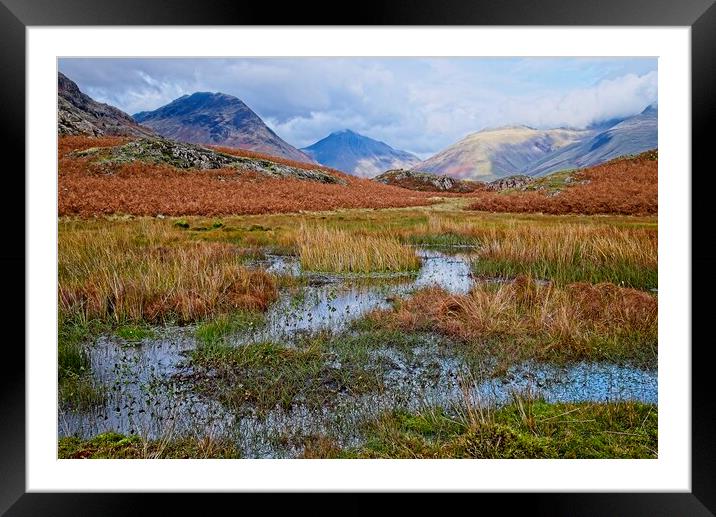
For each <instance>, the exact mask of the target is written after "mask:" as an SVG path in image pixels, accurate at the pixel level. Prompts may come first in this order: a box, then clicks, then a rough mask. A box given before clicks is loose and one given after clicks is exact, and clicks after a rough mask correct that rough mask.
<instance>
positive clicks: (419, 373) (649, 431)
mask: <svg viewBox="0 0 716 517" xmlns="http://www.w3.org/2000/svg"><path fill="white" fill-rule="evenodd" d="M436 201H439V202H436ZM432 202H433V204H432V205H430V206H426V207H405V208H387V209H381V210H373V209H344V210H335V211H330V212H310V213H307V212H304V213H301V214H291V213H288V214H267V215H250V216H231V217H213V216H212V217H205V216H186V215H185V216H184V217H181V218H177V217H164V218H157V217H133V216H106V217H100V218H94V219H79V218H74V217H61V218H60V221H59V264H58V265H59V297H58V303H59V309H58V310H59V325H60V326H59V334H58V337H59V379H60V403H61V407H63V408H65V410H66V411H68V412H69V413H72V412H82V411H86V410H90V409H92V408H98V407H103V406H105V405H107V402H106V401H107V400H110V399H111V400H115V399H116V394H113V393H111V390H112V389H113V388H112V387H111V386H107V385H106V383H103V382H100V381H99V380H98V378H97V377H96V376H95V375H94V372H93V365H92V361H91V360H90V357H91V356H92V353H91V351H92V348H91V347H93V346H97V345H96V344H93V343H96V339H97V337H98V336H109V339H110V340H114V341H117V342H118V343H121V347H125V348H126V349H127V350H129V351H130V352H131V351H132V350H141V349H142V348H143V347H148V346H151V343H153V342H155V341H156V339H157V337H156V336H157V334H158V333H160V334H161V332H163V331H162V329H163V328H167V327H171V326H174V325H179V326H180V328H184V329H188V332H189V334H190V340H191V342H192V343H193V345H192V347H193V348H192V349H191V350H189V351H188V352H187V353H186V354H184V355H183V359H182V360H183V361H184V364H185V365H187V366H186V367H187V368H188V370H187V371H184V374H183V377H182V378H181V381H182V382H184V383H185V384H188V386H190V388H191V390H193V392H194V393H196V394H197V395H198V396H200V397H203V399H205V400H209V401H213V402H216V403H218V404H219V406H220V407H223V408H225V409H227V410H228V411H229V413H231V414H232V415H248V417H250V418H251V419H253V420H252V421H256V422H260V421H261V419H262V418H263V419H264V420H266V419H272V418H273V419H276V418H278V417H277V416H276V415H281V418H288V419H289V420H287V421H288V422H294V421H293V420H290V418H291V417H288V416H286V415H290V414H291V412H292V411H294V412H295V411H298V410H299V409H300V410H302V411H303V410H305V411H309V413H308V414H309V415H320V414H321V411H322V412H323V413H326V412H328V413H330V412H331V411H332V409H331V408H333V407H336V406H337V407H340V406H341V404H343V405H347V404H352V403H353V402H352V401H358V400H363V401H365V400H366V399H365V397H377V399H375V400H382V399H381V397H383V398H385V397H388V396H390V397H392V398H391V403H390V404H386V405H385V406H381V405H380V404H378V405H374V406H375V407H373V408H372V412H365V413H363V414H361V415H360V416H361V418H360V419H358V420H360V421H358V420H356V421H354V420H350V419H348V420H346V422H344V423H343V424H341V425H342V426H343V427H341V429H344V428H345V429H347V428H353V429H355V430H356V431H355V433H354V434H353V435H351V436H343V435H342V434H341V433H342V432H343V431H342V430H341V429H338V428H336V429H333V430H332V429H331V428H330V427H328V428H326V426H323V427H320V428H312V427H311V426H310V425H308V427H307V429H308V430H307V431H305V432H304V431H301V432H298V431H296V432H288V431H287V430H286V429H285V428H284V429H283V430H282V431H281V432H280V433H278V435H277V436H274V437H273V438H270V439H269V441H273V442H276V443H279V444H280V443H281V442H285V443H284V445H285V444H289V445H290V446H289V445H287V446H286V447H285V448H284V449H282V450H286V451H292V455H295V456H304V457H655V455H656V450H657V436H656V405H655V400H647V401H644V402H633V401H628V400H626V401H614V402H604V401H594V400H592V401H576V400H575V401H573V402H570V401H567V400H560V399H559V398H556V399H555V398H549V397H547V398H546V399H545V398H543V397H542V395H540V394H533V393H532V391H531V390H532V388H533V387H532V386H530V385H529V383H528V385H527V386H522V387H521V388H520V389H519V390H518V391H516V392H514V393H511V395H510V397H509V398H508V399H506V400H505V399H502V400H499V401H497V400H486V399H475V397H474V392H473V391H471V390H470V389H469V388H468V389H466V390H465V393H464V394H463V395H464V396H463V395H461V394H460V390H459V389H453V391H454V393H452V395H451V397H449V398H450V400H449V401H448V402H446V403H440V404H438V405H435V404H434V402H435V401H434V400H433V401H432V402H426V403H424V404H417V403H416V401H415V400H414V399H413V398H411V397H412V395H411V394H414V393H417V392H416V391H415V390H416V389H418V388H419V389H421V390H423V389H424V386H423V387H420V386H418V387H417V388H416V387H415V386H412V385H411V387H410V389H409V390H407V391H401V390H402V389H403V384H401V383H402V381H401V382H397V381H395V375H396V372H403V373H404V374H405V376H406V378H411V376H412V377H414V378H416V379H419V382H420V383H423V384H424V385H425V386H438V387H439V386H443V385H445V386H447V385H448V384H449V385H450V386H452V387H453V388H455V387H456V386H457V387H460V386H463V385H465V381H464V379H465V378H468V379H470V378H472V379H473V380H472V381H471V382H472V384H470V382H468V385H471V386H474V385H475V382H476V380H475V379H476V378H477V377H479V381H480V382H491V381H490V379H495V378H502V376H504V375H505V373H506V372H508V371H510V368H512V367H515V366H519V365H522V364H525V363H530V362H535V363H541V364H550V365H564V368H571V366H570V365H574V364H581V363H580V362H586V363H590V364H591V363H606V364H608V365H611V364H614V365H626V366H627V367H630V368H631V367H635V368H642V369H646V370H647V371H653V370H654V368H655V367H656V355H657V338H656V336H657V312H656V305H657V296H658V295H657V294H656V293H657V289H658V283H657V278H658V276H657V224H656V217H655V216H641V217H635V216H549V215H541V214H488V213H480V212H474V211H466V210H464V208H463V207H464V206H465V200H464V199H458V198H443V199H442V200H432ZM416 246H421V247H433V248H436V247H437V248H436V249H443V250H453V252H454V251H455V250H463V251H466V252H467V253H468V254H469V255H467V256H468V258H467V259H464V260H467V262H466V264H467V265H466V266H465V267H466V268H468V269H471V272H470V273H471V275H472V277H473V282H474V285H473V286H472V287H471V288H470V290H469V291H468V292H451V291H449V290H446V289H444V288H443V289H441V288H437V287H430V286H426V285H423V284H416V285H415V287H410V285H412V284H406V285H408V287H409V288H405V289H404V288H399V286H400V285H403V284H401V282H403V283H406V282H412V281H413V280H412V279H414V278H415V275H417V274H418V270H419V269H420V268H421V267H423V266H424V265H425V263H426V260H428V259H427V258H421V257H419V256H416V254H415V251H414V250H415V249H416ZM277 256H283V257H286V261H287V262H288V263H293V264H296V267H298V268H299V269H300V273H299V274H298V275H296V274H293V273H290V272H288V271H287V270H285V269H281V268H273V267H268V266H267V263H268V262H267V259H271V260H274V263H276V257H277ZM272 257H273V258H272ZM291 261H294V262H291ZM366 275H368V276H369V277H372V279H366ZM336 278H339V279H340V278H342V279H345V278H352V279H353V280H354V281H360V282H368V283H369V284H371V285H372V284H375V283H377V284H379V285H380V286H384V287H385V295H383V296H382V298H381V297H380V296H378V297H377V298H376V299H377V300H378V301H377V302H376V306H375V307H374V310H373V311H368V312H366V313H365V314H362V315H356V317H351V318H350V323H349V324H347V325H346V326H345V327H344V328H342V329H338V330H335V329H334V330H332V331H330V332H327V331H322V330H310V328H309V330H307V331H304V332H300V333H296V337H295V338H293V339H289V338H286V337H285V336H277V335H265V334H258V335H254V334H251V333H253V332H254V330H255V329H261V328H263V327H265V326H266V320H267V319H269V320H270V319H271V317H274V313H273V312H272V311H274V312H275V308H276V307H277V306H283V305H281V304H285V306H286V307H287V309H286V310H287V311H290V310H292V309H291V308H292V307H293V308H300V307H304V306H306V304H310V303H312V302H311V301H310V300H308V301H307V300H306V297H309V296H311V295H312V294H315V293H319V294H320V293H323V294H326V293H328V294H326V296H327V297H328V298H329V302H330V297H331V296H333V297H337V298H340V297H341V296H343V293H344V291H345V289H346V288H345V287H343V284H340V283H339V284H336V288H335V289H334V290H333V291H332V290H330V289H327V288H325V286H323V283H325V282H328V283H329V284H330V282H336ZM341 281H343V280H341ZM393 284H395V285H397V286H398V287H396V288H394V287H391V286H393ZM322 289H323V290H322ZM371 292H372V291H371ZM282 300H283V301H282ZM328 306H329V307H330V303H329V305H328ZM296 310H298V309H296ZM347 321H348V318H347ZM309 327H310V326H309ZM247 333H249V334H251V335H252V336H254V337H252V338H250V339H248V338H244V337H239V336H244V335H246V334H247ZM426 343H430V345H429V346H428V345H426ZM426 347H427V348H426ZM430 347H433V348H430ZM426 349H429V350H430V351H429V352H425V350H426ZM425 358H428V359H425ZM425 361H428V363H429V364H428V363H425ZM396 364H397V365H398V366H396ZM406 364H407V365H408V367H404V365H406ZM426 365H427V366H426ZM456 365H457V366H456ZM396 368H397V369H396ZM178 370H181V368H178ZM181 371H183V370H181ZM569 371H572V370H569ZM405 372H407V373H405ZM411 372H412V373H411ZM456 373H457V377H450V376H451V375H453V374H456ZM471 376H472V377H471ZM447 378H450V379H452V380H449V381H445V380H444V379H447ZM445 382H447V383H448V384H444V383H445ZM441 383H443V384H441ZM396 386H398V388H396ZM396 390H397V391H396ZM411 390H412V391H411ZM547 392H549V390H547ZM420 393H422V391H421V392H420ZM406 394H407V395H406ZM113 397H114V398H113ZM361 397H363V398H361ZM401 397H403V398H401ZM456 397H457V398H456ZM367 400H369V401H370V400H374V399H370V398H369V399H367ZM366 405H367V406H370V405H371V404H370V403H368V404H366ZM297 408H298V409H297ZM311 411H313V413H312V412H311ZM311 418H313V417H311ZM315 418H319V417H318V416H316V417H315ZM351 418H355V415H352V416H351ZM309 420H310V418H309ZM334 421H335V420H330V419H327V420H326V422H328V423H330V422H334ZM113 431H120V432H122V433H123V434H125V435H127V436H123V435H117V434H109V435H107V434H102V435H100V436H94V437H91V436H77V437H72V436H66V437H62V438H61V439H60V456H62V457H240V456H246V455H247V451H249V455H251V452H250V450H251V449H250V448H249V449H247V448H244V447H241V446H238V445H237V442H236V441H232V440H229V441H227V440H226V437H219V438H216V437H214V436H211V435H207V436H203V435H202V433H201V430H200V429H199V430H194V434H189V435H186V434H185V435H183V436H177V435H171V434H167V435H166V436H153V437H150V436H131V435H130V433H129V432H128V431H127V430H123V429H114V430H113ZM274 445H275V443H274Z"/></svg>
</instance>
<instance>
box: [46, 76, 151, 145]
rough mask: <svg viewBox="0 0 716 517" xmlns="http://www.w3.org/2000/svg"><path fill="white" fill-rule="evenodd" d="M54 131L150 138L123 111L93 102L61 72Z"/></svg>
mask: <svg viewBox="0 0 716 517" xmlns="http://www.w3.org/2000/svg"><path fill="white" fill-rule="evenodd" d="M57 132H58V133H60V134H62V135H90V136H101V135H110V136H112V135H114V136H152V135H153V134H154V133H153V132H152V130H151V129H149V128H146V127H142V126H140V125H139V124H137V123H136V122H135V121H134V119H132V117H130V116H129V115H127V114H126V113H125V112H124V111H122V110H119V109H117V108H115V107H114V106H110V105H109V104H103V103H101V102H97V101H95V100H94V99H92V98H91V97H90V96H89V95H86V94H84V93H82V92H81V91H80V88H79V86H77V83H75V82H74V81H72V80H71V79H69V78H68V77H67V76H66V75H64V74H63V73H62V72H58V74H57Z"/></svg>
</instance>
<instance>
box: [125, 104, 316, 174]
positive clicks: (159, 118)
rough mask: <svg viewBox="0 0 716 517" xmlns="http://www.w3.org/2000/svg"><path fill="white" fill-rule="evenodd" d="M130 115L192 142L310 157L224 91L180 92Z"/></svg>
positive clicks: (294, 157) (299, 158)
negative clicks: (171, 97)
mask: <svg viewBox="0 0 716 517" xmlns="http://www.w3.org/2000/svg"><path fill="white" fill-rule="evenodd" d="M134 119H135V120H136V121H137V122H140V123H141V124H143V125H145V126H148V127H150V128H152V129H153V130H154V131H156V132H157V133H158V134H160V135H162V136H164V137H166V138H172V139H174V140H179V141H182V142H188V143H193V144H209V145H221V146H226V147H236V148H239V149H248V150H251V151H257V152H261V153H266V154H270V155H274V156H281V157H283V158H288V159H290V160H296V161H301V162H312V161H313V160H311V158H309V157H308V156H306V155H305V154H304V153H302V152H301V151H299V150H298V149H296V148H295V147H293V146H291V145H290V144H288V143H287V142H285V141H284V140H282V139H281V138H280V137H279V136H278V135H277V134H276V133H274V132H273V131H272V130H271V129H270V128H269V127H268V126H267V125H266V124H265V123H264V121H263V120H261V118H260V117H259V116H258V115H257V114H256V113H254V112H253V111H252V110H251V108H249V107H248V106H247V105H246V104H244V103H243V102H242V101H241V100H240V99H238V98H236V97H234V96H232V95H226V94H224V93H209V92H197V93H193V94H191V95H184V96H182V97H179V98H178V99H176V100H174V101H172V102H170V103H169V104H167V105H166V106H162V107H161V108H159V109H156V110H154V111H142V112H140V113H137V114H135V115H134Z"/></svg>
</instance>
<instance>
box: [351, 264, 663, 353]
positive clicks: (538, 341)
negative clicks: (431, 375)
mask: <svg viewBox="0 0 716 517" xmlns="http://www.w3.org/2000/svg"><path fill="white" fill-rule="evenodd" d="M657 321H658V318H657V299H656V297H655V296H653V295H651V294H648V293H645V292H643V291H638V290H635V289H627V288H621V287H618V286H615V285H613V284H597V285H593V284H588V283H574V284H570V285H567V286H566V287H558V286H555V285H553V284H542V283H539V282H536V281H535V280H532V279H530V278H528V277H519V278H518V279H517V280H516V281H514V282H508V283H502V284H485V283H479V284H477V285H476V286H475V287H473V289H472V290H471V291H470V293H469V294H467V295H453V294H449V293H447V292H446V291H443V290H441V289H437V288H427V289H423V290H420V291H418V292H416V293H415V294H414V295H413V296H409V297H406V298H404V299H402V300H398V301H397V303H395V304H394V307H393V309H389V310H379V311H375V312H373V313H371V314H369V315H368V316H367V317H366V318H365V319H364V321H363V322H361V323H360V325H361V326H362V327H363V328H370V327H371V326H373V327H375V328H381V329H390V330H401V331H404V332H415V331H428V332H439V333H441V334H443V335H445V336H448V337H449V338H452V339H453V340H455V341H456V342H459V343H463V344H466V345H468V346H469V347H470V348H471V349H472V350H473V351H474V352H475V353H479V354H484V355H488V354H489V355H491V356H494V357H496V358H499V359H501V360H503V361H508V362H516V361H520V360H526V359H538V360H544V361H573V360H581V359H586V360H597V361H598V360H605V361H622V360H628V361H634V362H637V363H640V364H644V365H652V366H655V364H656V357H657V334H658V332H657Z"/></svg>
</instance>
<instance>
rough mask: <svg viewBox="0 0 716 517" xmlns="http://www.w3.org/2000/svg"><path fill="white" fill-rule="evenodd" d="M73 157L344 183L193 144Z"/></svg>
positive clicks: (143, 144) (137, 143)
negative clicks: (232, 169)
mask: <svg viewBox="0 0 716 517" xmlns="http://www.w3.org/2000/svg"><path fill="white" fill-rule="evenodd" d="M75 154H76V155H77V156H90V157H95V158H96V161H97V162H100V163H103V164H124V163H131V162H133V161H137V160H139V161H142V162H145V163H151V164H156V165H169V166H171V167H176V168H177V169H199V170H206V169H222V168H235V169H238V170H246V171H253V172H258V173H259V174H264V175H266V176H270V177H274V178H296V179H300V180H309V181H317V182H320V183H335V184H341V185H343V184H345V183H346V182H345V180H343V179H342V178H339V177H337V176H333V175H331V174H328V173H327V172H324V171H322V170H319V169H302V168H299V167H293V166H290V165H286V164H283V163H277V162H273V161H271V160H266V159H261V158H247V157H243V156H234V155H231V154H227V153H222V152H219V151H215V150H213V149H207V148H205V147H201V146H198V145H193V144H186V143H181V142H175V141H172V140H165V139H163V138H142V139H139V140H134V141H132V142H128V143H126V144H124V145H121V146H116V147H93V148H91V149H87V150H85V151H78V152H77V153H75Z"/></svg>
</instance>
